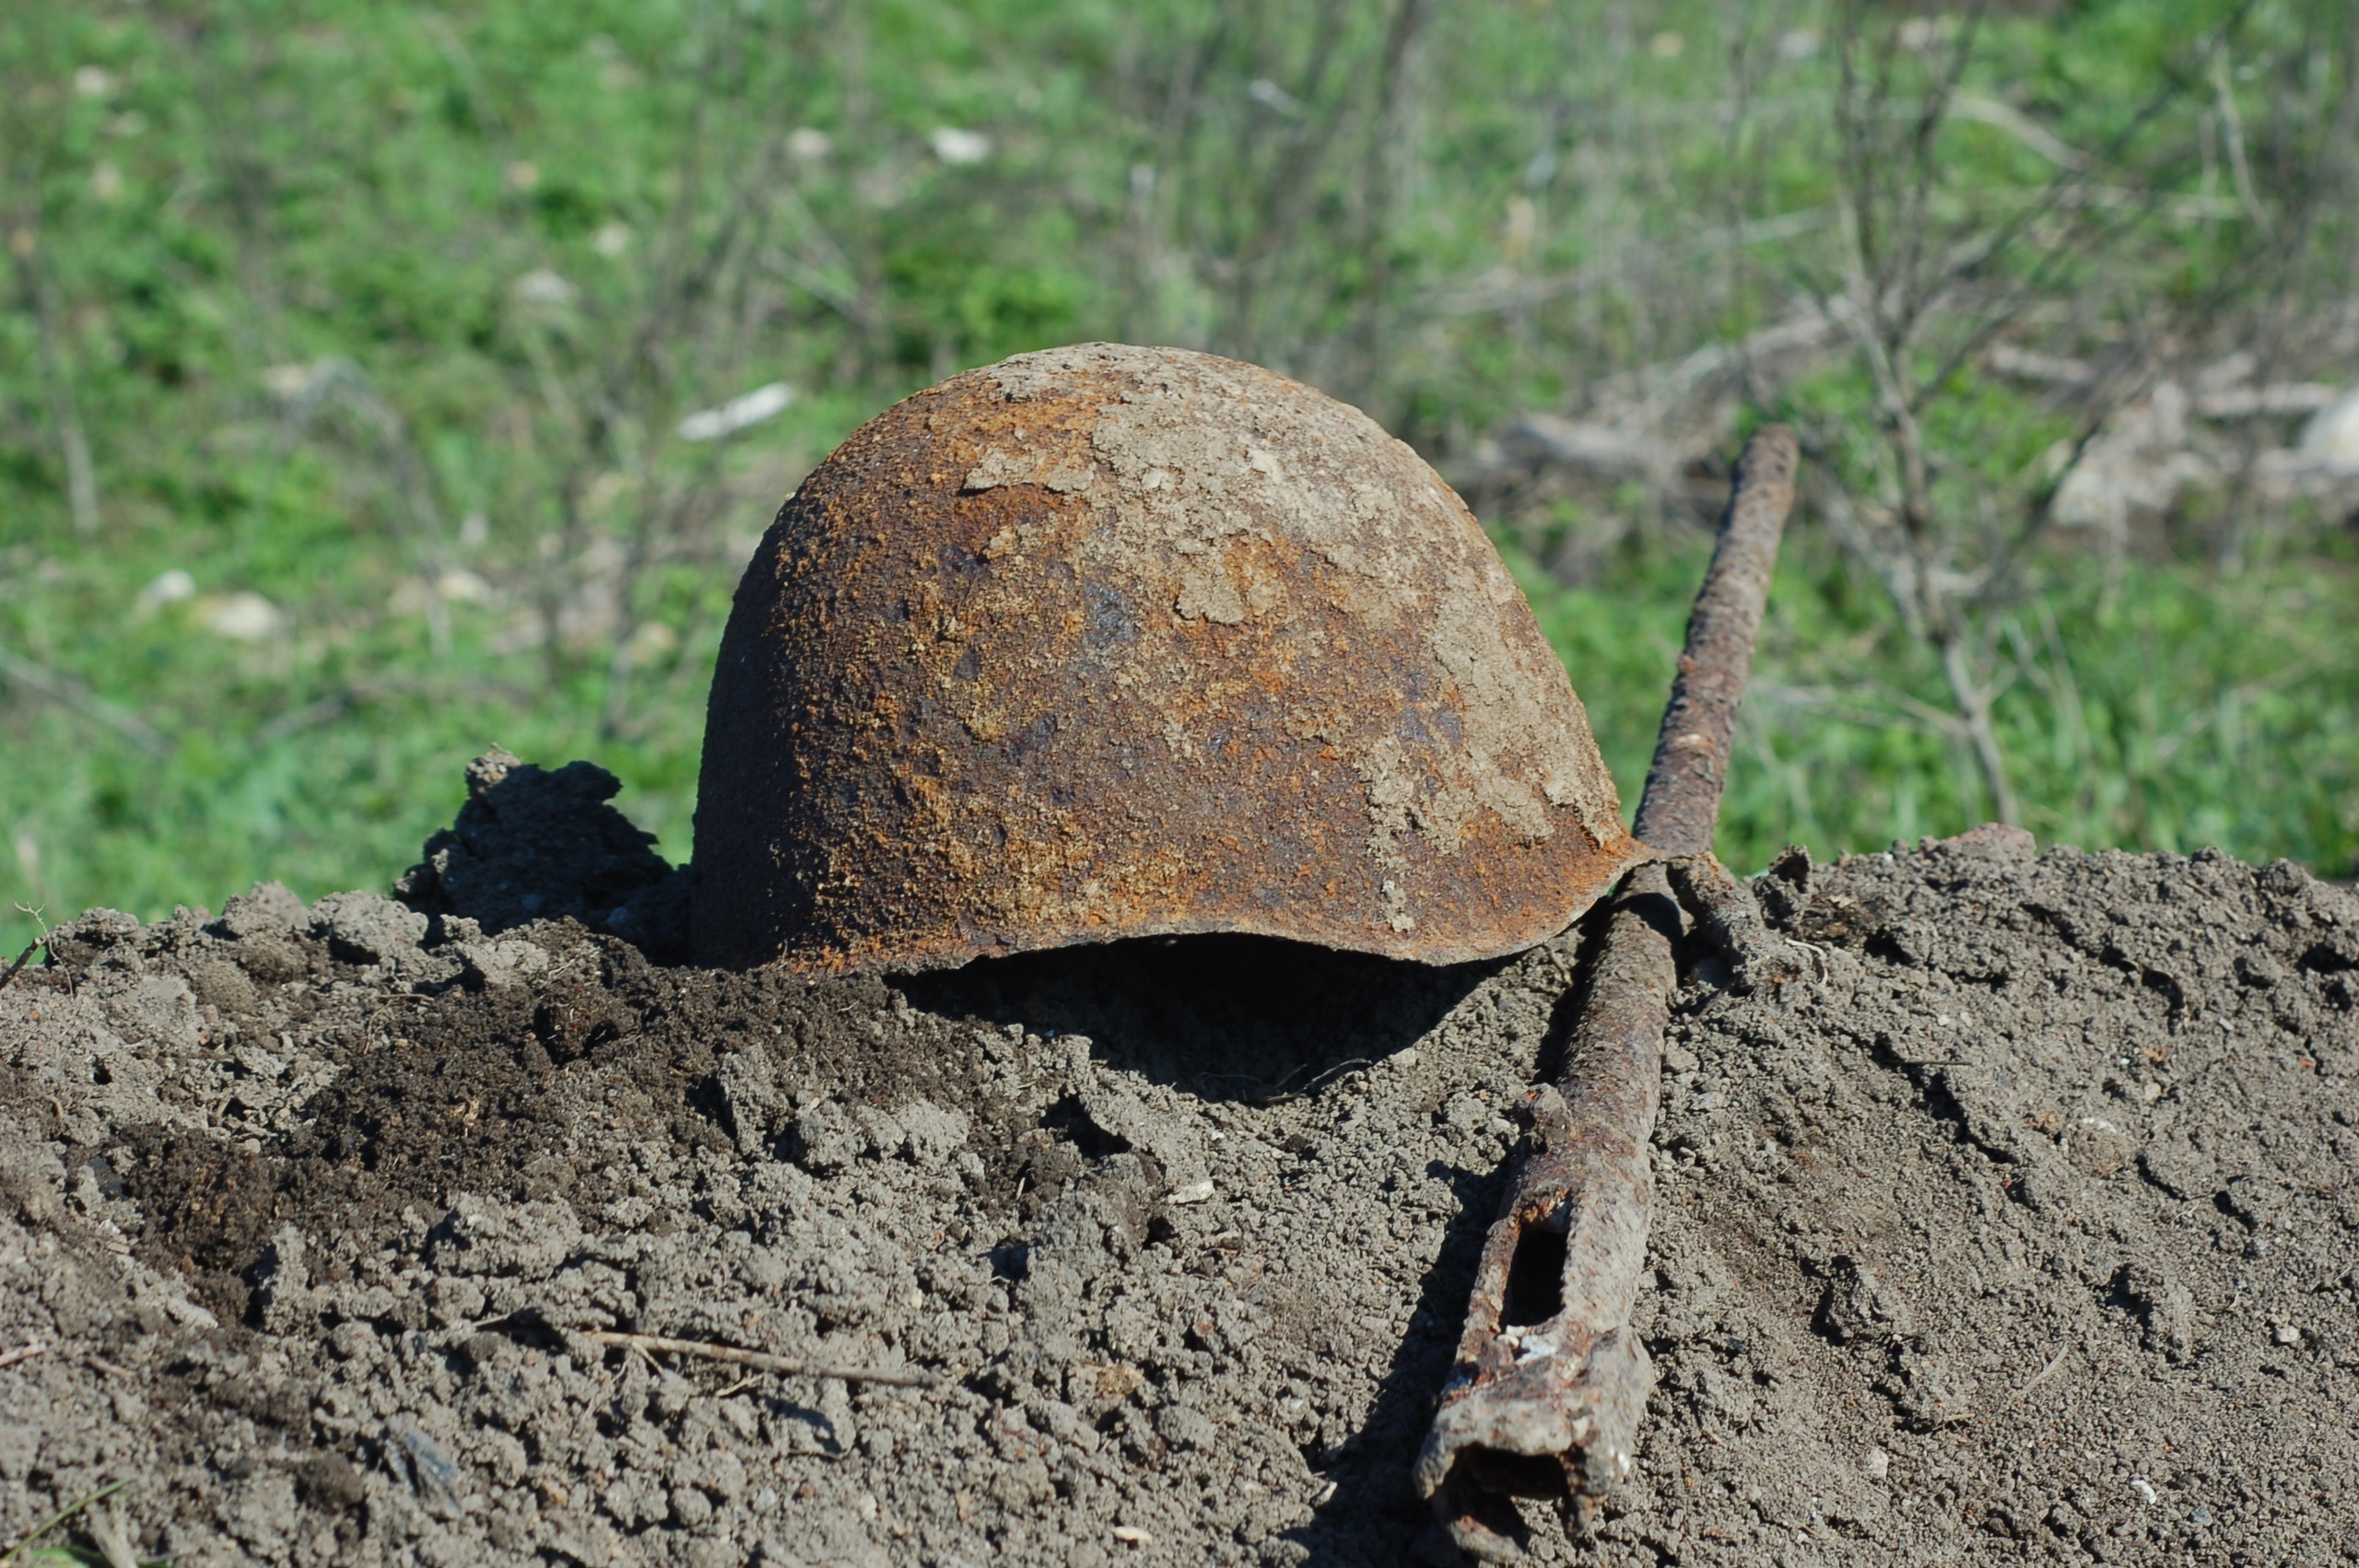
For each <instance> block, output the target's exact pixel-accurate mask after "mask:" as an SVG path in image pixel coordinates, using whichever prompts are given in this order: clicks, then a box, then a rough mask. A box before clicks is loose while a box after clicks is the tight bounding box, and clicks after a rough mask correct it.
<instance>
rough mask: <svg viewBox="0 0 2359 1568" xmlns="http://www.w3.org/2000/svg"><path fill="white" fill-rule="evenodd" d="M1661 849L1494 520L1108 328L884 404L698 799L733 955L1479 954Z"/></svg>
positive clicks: (777, 577)
mask: <svg viewBox="0 0 2359 1568" xmlns="http://www.w3.org/2000/svg"><path fill="white" fill-rule="evenodd" d="M1648 858H1649V855H1648V852H1647V850H1646V849H1645V848H1643V847H1642V846H1641V845H1639V844H1638V843H1637V841H1636V840H1635V839H1632V838H1631V837H1629V835H1628V834H1627V832H1626V831H1625V829H1624V827H1623V825H1622V818H1621V811H1620V806H1619V803H1618V802H1617V801H1616V800H1615V797H1614V783H1613V779H1612V778H1611V776H1610V775H1608V774H1607V772H1606V770H1605V766H1604V763H1603V761H1602V758H1601V757H1600V756H1599V755H1598V752H1597V747H1596V744H1595V743H1594V742H1593V741H1592V740H1591V738H1590V732H1589V726H1588V722H1587V720H1586V717H1585V716H1584V714H1583V712H1582V709H1581V706H1580V702H1579V698H1578V697H1576V696H1574V694H1573V688H1572V685H1571V682H1570V681H1569V680H1568V679H1567V676H1566V673H1565V670H1564V666H1563V665H1562V664H1561V663H1560V662H1559V661H1558V660H1557V658H1556V656H1555V652H1554V651H1553V650H1552V649H1550V648H1549V647H1548V645H1547V643H1546V641H1545V640H1544V639H1543V638H1542V637H1541V635H1540V631H1539V627H1538V626H1536V625H1535V624H1534V622H1533V620H1532V613H1531V610H1530V608H1529V606H1527V605H1526V604H1525V603H1524V600H1523V596H1522V594H1521V592H1520V591H1518V589H1517V588H1516V586H1515V582H1514V580H1513V579H1512V578H1510V577H1509V576H1508V571H1507V569H1506V568H1505V567H1504V566H1503V565H1502V564H1501V562H1500V561H1499V558H1498V556H1497V554H1496V552H1495V551H1494V550H1493V549H1492V548H1491V545H1490V542H1489V541H1488V540H1487V539H1485V537H1484V536H1483V532H1482V530H1481V529H1480V528H1479V527H1478V526H1477V525H1476V523H1475V521H1474V520H1473V517H1472V516H1471V515H1469V514H1468V512H1467V510H1466V509H1465V507H1464V505H1463V504H1462V503H1461V501H1460V500H1459V499H1458V497H1457V496H1456V495H1454V494H1453V493H1452V492H1451V491H1450V490H1449V486H1446V485H1444V484H1443V483H1442V481H1441V479H1440V478H1439V476H1438V475H1437V474H1434V472H1433V471H1432V469H1430V468H1429V467H1427V466H1426V463H1425V462H1423V461H1422V460H1420V459H1419V458H1418V457H1417V456H1416V454H1415V453H1414V452H1413V451H1410V450H1409V448H1408V447H1406V446H1404V445H1403V444H1402V443H1401V442H1399V441H1396V440H1394V439H1392V438H1391V437H1390V436H1388V435H1386V434H1385V433H1384V431H1383V430H1382V429H1381V428H1380V427H1378V426H1377V424H1376V423H1375V422H1374V421H1373V420H1370V419H1369V418H1367V415H1363V414H1361V413H1360V412H1358V411H1357V410H1356V409H1353V408H1350V407H1347V406H1345V405H1344V404H1339V403H1336V402H1334V401H1333V400H1332V399H1330V398H1327V397H1325V396H1323V395H1321V394H1320V393H1318V392H1312V391H1310V390H1309V388H1306V387H1303V386H1300V385H1298V384H1297V383H1295V382H1293V381H1289V380H1285V378H1283V377H1281V376H1277V375H1274V374H1273V373H1271V372H1270V371H1267V370H1263V369H1257V368H1256V367H1253V366H1250V365H1244V364H1239V363H1238V362H1236V361H1234V360H1227V359H1220V358H1215V357H1212V356H1209V355H1202V354H1192V353H1188V352H1185V351H1182V350H1178V349H1150V348H1131V347H1124V346H1121V345H1109V344H1089V345H1081V346H1079V347H1074V348H1064V349H1055V350H1050V351H1048V352H1046V353H1040V354H1028V355H1021V356H1018V357H1015V358H1014V359H1010V360H1007V361H1005V362H1004V363H1003V364H1001V365H997V366H992V367H989V368H986V369H980V370H973V371H968V373H966V374H964V375H961V376H957V377H954V378H952V379H951V380H947V381H945V382H943V383H942V384H941V385H939V386H937V387H934V388H932V389H930V390H929V391H926V392H920V393H918V394H917V395H916V396H914V397H912V398H910V399H909V400H907V401H906V402H903V403H901V404H898V405H896V406H895V407H893V408H891V409H888V410H886V412H885V413H883V414H881V415H878V416H877V417H876V418H874V419H873V420H871V421H870V422H869V423H868V424H866V425H864V426H863V427H861V428H860V429H859V430H857V431H855V432H854V433H853V434H852V436H851V439H848V440H847V441H845V442H844V444H843V445H842V446H841V447H839V449H837V451H835V453H834V454H833V455H832V456H830V457H829V458H828V459H827V462H824V463H822V464H821V465H820V466H819V467H818V468H817V469H816V470H815V471H814V472H813V473H812V474H811V475H810V476H809V477H808V478H806V479H805V480H804V483H803V485H802V486H801V488H799V489H798V490H797V491H796V492H795V494H794V495H793V497H791V498H790V499H789V500H788V502H787V504H786V506H785V508H784V509H782V510H781V511H780V514H779V518H778V521H776V522H774V523H773V524H772V525H771V527H770V531H769V533H768V534H767V535H766V536H765V537H764V539H763V541H762V544H761V547H760V548H759V550H757V553H756V555H755V557H754V560H753V563H752V564H751V565H750V566H749V567H748V568H746V572H745V579H744V580H743V581H742V582H741V583H740V584H739V586H738V590H737V599H736V604H735V608H734V612H733V613H732V614H731V616H730V621H729V627H728V631H727V633H726V634H725V636H724V637H723V638H722V650H721V661H720V665H719V668H718V671H717V672H716V674H715V677H714V681H713V688H712V696H711V704H710V713H709V716H708V720H707V727H706V734H705V754H704V767H703V776H702V778H701V780H700V783H699V787H698V806H697V857H696V866H697V871H696V876H697V892H696V942H697V950H698V956H699V957H700V958H702V959H703V960H704V961H705V962H708V963H713V964H722V965H757V964H765V963H769V962H773V961H782V962H784V963H785V964H786V965H788V966H790V967H792V968H793V969H796V970H798V971H802V972H805V973H813V974H829V973H841V972H845V971H851V970H861V969H884V968H894V969H919V968H929V967H935V966H941V965H954V964H959V963H964V962H966V961H967V960H968V959H971V958H975V957H979V956H983V955H986V954H1003V953H1014V952H1020V951H1024V950H1027V949H1033V948H1042V947H1054V946H1059V945H1062V944H1065V943H1070V942H1100V941H1110V940H1113V939H1115V938H1120V937H1132V936H1147V935H1159V934H1173V933H1183V932H1196V931H1216V930H1217V931H1246V932H1253V933H1258V934H1262V935H1268V936H1277V937H1285V938H1292V939H1295V940H1297V941H1303V942H1319V943H1321V944H1324V945H1327V946H1331V947H1339V948H1347V949H1354V950H1357V951H1361V952H1368V953H1378V954H1387V955H1390V956H1393V957H1400V958H1411V959H1418V960H1422V961H1424V962H1427V963H1457V962H1462V961H1465V960H1469V959H1475V958H1485V957H1493V956H1496V955H1499V954H1506V953H1512V952H1515V951H1518V950H1519V949H1521V948H1523V947H1527V946H1530V945H1531V944H1532V942H1537V941H1540V940H1542V939H1543V938H1545V937H1548V936H1551V935H1553V934H1555V932H1556V931H1558V930H1563V929H1564V928H1565V927H1566V926H1567V924H1569V923H1570V922H1571V921H1572V920H1573V919H1577V918H1578V917H1579V915H1580V913H1581V912H1582V911H1583V910H1585V909H1587V908H1588V907H1589V906H1590V903H1591V902H1593V901H1594V900H1595V898H1596V897H1597V895H1599V894H1600V893H1601V892H1602V891H1603V890H1604V889H1605V888H1606V887H1607V886H1608V885H1610V884H1611V883H1612V882H1613V881H1614V879H1615V878H1616V877H1617V876H1618V875H1620V873H1621V872H1623V871H1625V870H1626V869H1627V868H1628V867H1629V866H1631V865H1633V864H1636V863H1637V862H1638V861H1640V860H1646V859H1648Z"/></svg>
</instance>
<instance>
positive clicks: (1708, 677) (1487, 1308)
mask: <svg viewBox="0 0 2359 1568" xmlns="http://www.w3.org/2000/svg"><path fill="white" fill-rule="evenodd" d="M1793 472H1794V444H1793V437H1792V436H1791V434H1790V433H1789V432H1787V431H1785V430H1784V429H1782V428H1778V427H1771V428H1769V429H1765V430H1763V431H1761V432H1760V433H1758V434H1756V435H1755V437H1754V439H1753V440H1752V442H1751V443H1750V444H1749V445H1748V446H1747V447H1746V449H1745V453H1744V457H1743V461H1742V462H1741V463H1740V465H1739V468H1738V474H1737V481H1736V487H1735V491H1734V493H1733V495H1732V496H1731V500H1730V506H1729V511H1728V515H1727V517H1726V519H1725V520H1724V521H1723V522H1722V524H1721V534H1720V542H1719V548H1718V549H1717V550H1716V551H1715V552H1714V554H1713V557H1712V566H1711V568H1710V570H1709V572H1708V574H1707V576H1706V578H1705V581H1704V589H1703V591H1702V592H1701V593H1700V594H1699V595H1698V596H1697V599H1696V613H1695V614H1694V615H1693V616H1692V617H1691V618H1690V620H1689V622H1688V631H1687V649H1686V651H1685V653H1684V654H1683V655H1682V657H1681V659H1680V662H1679V678H1678V680H1677V682H1676V684H1675V685H1673V687H1672V700H1671V704H1670V707H1669V708H1668V710H1667V711H1666V712H1665V714H1664V716H1663V726H1662V732H1661V740H1660V741H1659V742H1658V743H1657V746H1656V751H1655V764H1654V767H1653V770H1652V771H1651V772H1650V773H1649V776H1648V780H1647V793H1646V797H1645V799H1644V800H1643V801H1642V802H1641V803H1640V805H1639V808H1638V821H1639V824H1640V829H1641V834H1642V835H1644V834H1645V833H1646V831H1647V830H1648V829H1649V827H1651V828H1652V829H1653V831H1654V832H1656V833H1659V834H1661V836H1662V839H1663V840H1665V841H1668V842H1670V843H1673V844H1677V845H1680V846H1682V847H1683V848H1684V852H1685V853H1689V854H1694V853H1696V852H1697V849H1698V848H1703V849H1708V848H1709V846H1710V842H1711V831H1712V825H1713V823H1714V822H1715V821H1716V820H1717V819H1718V816H1719V795H1720V787H1721V783H1722V781H1723V780H1724V779H1725V778H1726V777H1727V773H1728V754H1729V746H1730V743H1731V737H1732V736H1733V733H1734V730H1735V721H1736V711H1737V705H1738V703H1739V701H1740V700H1741V699H1742V697H1743V690H1744V681H1745V676H1746V674H1747V673H1748V671H1749V670H1750V667H1751V664H1752V658H1753V645H1754V638H1755V632H1756V631H1757V629H1758V627H1759V625H1760V618H1761V611H1762V606H1763V604H1764V603H1765V602H1766V597H1767V591H1768V583H1769V574H1770V570H1771V568H1773V567H1774V566H1775V564H1776V560H1777V549H1778V532H1779V531H1780V530H1781V529H1782V528H1783V526H1784V523H1785V517H1786V511H1787V509H1788V508H1789V506H1790V504H1791V501H1792V496H1793ZM1648 842H1649V843H1656V842H1658V840H1657V839H1655V838H1651V837H1649V839H1648ZM1723 874H1724V873H1723ZM1679 930H1680V913H1679V907H1678V906H1677V904H1676V903H1674V901H1673V899H1672V889H1671V883H1670V881H1669V878H1668V877H1667V875H1666V872H1665V870H1664V868H1663V867H1662V866H1660V865H1649V866H1643V867H1641V868H1639V869H1638V870H1637V871H1636V872H1632V873H1631V875H1630V878H1629V880H1628V881H1627V882H1626V883H1625V885H1624V888H1623V891H1622V894H1621V895H1620V897H1619V898H1618V899H1617V900H1616V901H1615V904H1614V912H1613V916H1612V919H1610V920H1609V921H1608V923H1607V927H1606V932H1605V936H1604V939H1603V942H1602V944H1601V946H1600V948H1599V951H1598V954H1597V957H1596V961H1595V964H1594V967H1593V968H1592V970H1591V973H1590V979H1589V991H1588V995H1587V996H1586V997H1585V999H1584V1000H1583V1002H1582V1005H1581V1008H1580V1011H1579V1017H1578V1020H1577V1022H1576V1024H1575V1025H1574V1029H1573V1035H1572V1040H1571V1044H1570V1047H1569V1048H1568V1050H1567V1057H1566V1061H1565V1066H1564V1071H1563V1073H1562V1075H1561V1076H1560V1078H1559V1080H1558V1082H1557V1083H1556V1084H1555V1085H1543V1086H1542V1087H1540V1088H1538V1089H1535V1090H1534V1091H1532V1094H1530V1095H1529V1096H1527V1098H1526V1101H1525V1109H1526V1112H1527V1114H1528V1116H1529V1117H1530V1121H1531V1135H1530V1139H1529V1141H1528V1142H1527V1145H1526V1147H1525V1150H1524V1152H1523V1157H1522V1161H1521V1163H1520V1166H1519V1168H1518V1170H1517V1172H1516V1176H1515V1180H1514V1181H1513V1183H1512V1184H1511V1185H1510V1187H1509V1188H1508V1198H1507V1200H1506V1202H1505V1203H1504V1204H1503V1205H1502V1207H1501V1209H1500V1213H1499V1218H1498V1219H1497V1220H1496V1222H1494V1223H1493V1224H1492V1226H1491V1229H1490V1233H1489V1234H1488V1235H1487V1236H1486V1237H1485V1242H1484V1248H1483V1256H1482V1259H1481V1261H1480V1263H1479V1265H1478V1267H1477V1270H1476V1272H1475V1280H1474V1288H1473V1292H1472V1293H1471V1299H1470V1301H1469V1303H1468V1306H1467V1314H1466V1327H1465V1330H1464V1332H1463V1334H1462V1335H1461V1337H1460V1340H1459V1348H1458V1356H1457V1360H1456V1363H1455V1364H1454V1365H1453V1368H1452V1370H1451V1374H1450V1378H1449V1384H1448V1385H1447V1386H1446V1387H1444V1388H1443V1390H1442V1396H1441V1404H1440V1409H1439V1410H1438V1412H1437V1413H1436V1415H1435V1418H1434V1425H1433V1430H1432V1432H1431V1433H1429V1434H1428V1435H1427V1437H1426V1443H1425V1446H1424V1448H1423V1450H1422V1451H1421V1452H1420V1453H1419V1455H1418V1457H1417V1467H1416V1481H1417V1487H1418V1490H1419V1491H1420V1492H1423V1493H1424V1494H1425V1495H1426V1497H1427V1498H1429V1499H1431V1500H1432V1501H1433V1503H1434V1504H1435V1506H1436V1508H1437V1509H1438V1512H1439V1513H1440V1514H1441V1515H1442V1518H1443V1520H1444V1521H1445V1522H1446V1523H1447V1525H1448V1526H1449V1531H1450V1534H1451V1537H1452V1538H1453V1539H1455V1540H1456V1541H1457V1543H1458V1545H1459V1547H1460V1548H1461V1550H1465V1551H1468V1552H1470V1553H1472V1554H1473V1555H1474V1556H1476V1557H1480V1558H1484V1559H1485V1560H1490V1561H1503V1560H1507V1559H1510V1558H1513V1557H1515V1556H1516V1555H1518V1554H1519V1549H1518V1547H1517V1545H1516V1541H1515V1538H1516V1536H1517V1534H1518V1533H1519V1531H1520V1526H1519V1524H1518V1522H1517V1519H1516V1516H1515V1513H1514V1509H1513V1508H1512V1506H1511V1505H1510V1504H1509V1502H1508V1499H1510V1498H1513V1497H1539V1498H1554V1499H1558V1500H1561V1501H1563V1502H1566V1503H1567V1504H1572V1503H1577V1502H1579V1501H1582V1500H1586V1499H1589V1498H1592V1497H1594V1496H1596V1495H1597V1494H1598V1493H1599V1492H1601V1491H1602V1490H1603V1489H1604V1488H1605V1487H1606V1486H1608V1485H1610V1484H1611V1483H1612V1482H1614V1481H1616V1480H1621V1479H1623V1478H1625V1477H1626V1476H1627V1475H1628V1474H1629V1471H1630V1469H1631V1466H1632V1463H1633V1460H1634V1455H1635V1453H1636V1446H1637V1431H1638V1422H1639V1418H1640V1416H1641V1415H1642V1414H1643V1412H1644V1410H1645V1408H1646V1398H1647V1391H1648V1389H1649V1387H1650V1386H1651V1384H1652V1381H1653V1374H1652V1369H1651V1368H1650V1366H1649V1363H1648V1361H1647V1353H1646V1349H1645V1347H1644V1346H1643V1345H1641V1344H1640V1343H1639V1342H1638V1340H1637V1337H1636V1336H1635V1335H1633V1334H1632V1333H1630V1331H1629V1321H1630V1309H1631V1307H1632V1305H1634V1304H1635V1302H1636V1300H1637V1280H1638V1274H1639V1271H1640V1270H1641V1269H1642V1268H1643V1266H1644V1264H1645V1261H1646V1246H1647V1229H1648V1223H1649V1210H1650V1206H1651V1203H1652V1199H1653V1190H1654V1184H1653V1176H1652V1168H1651V1165H1650V1164H1649V1153H1650V1145H1651V1143H1652V1140H1653V1137H1654V1124H1655V1112H1656V1107H1657V1104H1658V1100H1659V1096H1660V1093H1661V1078H1662V1031H1663V1025H1664V1024H1665V1023H1666V1022H1667V1021H1668V1019H1669V1016H1670V1005H1671V994H1672V989H1673V988H1674V987H1675V986H1676V985H1677V983H1678V975H1677V971H1676V969H1675V967H1674V965H1673V963H1672V942H1673V941H1674V940H1675V938H1676V937H1677V935H1678V934H1679Z"/></svg>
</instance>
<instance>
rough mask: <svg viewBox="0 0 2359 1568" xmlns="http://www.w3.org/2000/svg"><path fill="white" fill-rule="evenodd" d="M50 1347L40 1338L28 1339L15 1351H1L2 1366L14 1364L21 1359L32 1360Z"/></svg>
mask: <svg viewBox="0 0 2359 1568" xmlns="http://www.w3.org/2000/svg"><path fill="white" fill-rule="evenodd" d="M48 1349H49V1346H48V1345H46V1344H44V1343H42V1342H41V1340H26V1341H25V1342H24V1343H23V1344H21V1345H18V1347H17V1348H16V1349H15V1350H13V1351H6V1352H0V1366H14V1365H16V1364H17V1363H18V1362H20V1361H30V1360H32V1359H33V1357H35V1356H37V1355H40V1354H41V1353H42V1352H45V1351H47V1350H48Z"/></svg>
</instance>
